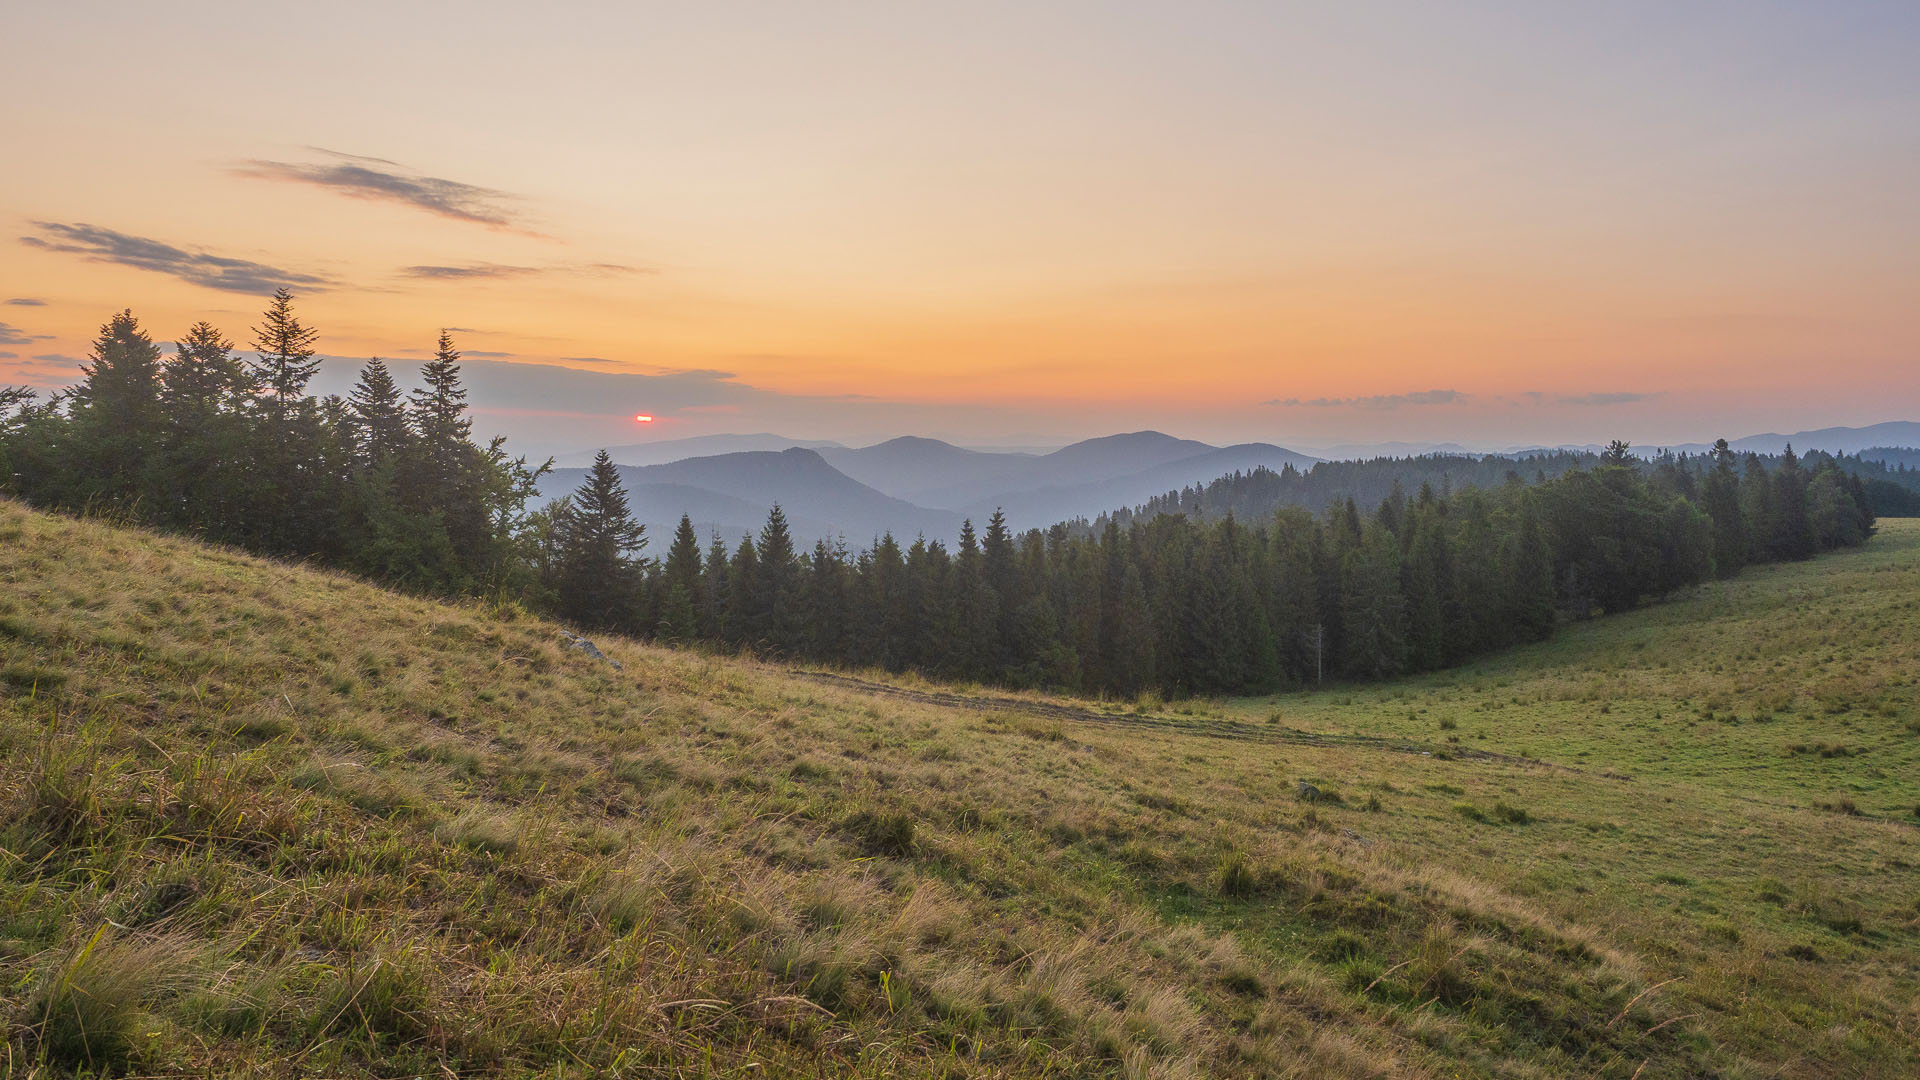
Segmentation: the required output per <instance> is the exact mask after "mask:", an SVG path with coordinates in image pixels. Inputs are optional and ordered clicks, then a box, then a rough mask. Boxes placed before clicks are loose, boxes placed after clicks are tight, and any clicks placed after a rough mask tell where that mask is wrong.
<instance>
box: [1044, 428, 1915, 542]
mask: <svg viewBox="0 0 1920 1080" xmlns="http://www.w3.org/2000/svg"><path fill="white" fill-rule="evenodd" d="M1722 441H1724V440H1722ZM1749 456H1752V455H1747V454H1740V455H1738V457H1739V459H1740V460H1745V459H1746V458H1747V457H1749ZM1758 457H1759V460H1760V462H1761V464H1763V465H1765V466H1766V467H1767V468H1768V469H1777V468H1779V467H1780V464H1781V457H1780V455H1778V454H1763V455H1758ZM1600 461H1601V455H1599V454H1596V453H1587V452H1582V451H1568V450H1553V451H1534V452H1531V453H1526V454H1519V455H1513V456H1509V455H1503V454H1486V455H1481V456H1473V455H1466V454H1423V455H1420V456H1418V457H1405V458H1373V459H1369V460H1365V461H1322V462H1319V463H1317V464H1315V465H1314V466H1313V467H1312V468H1310V469H1306V470H1300V469H1296V468H1294V467H1293V466H1291V465H1289V466H1287V467H1286V468H1284V469H1282V470H1281V471H1279V472H1275V471H1273V470H1271V469H1254V470H1252V471H1250V472H1237V473H1233V474H1231V475H1228V476H1222V477H1220V478H1218V479H1215V480H1211V481H1209V482H1207V483H1205V484H1194V485H1191V486H1188V487H1186V488H1182V489H1181V490H1179V491H1169V492H1167V493H1166V494H1165V495H1162V496H1159V497H1157V498H1153V499H1149V500H1147V501H1146V502H1145V503H1143V504H1141V505H1140V506H1137V507H1133V508H1130V509H1121V510H1116V511H1114V512H1113V513H1112V514H1102V515H1101V516H1100V517H1098V518H1095V519H1094V520H1092V521H1085V520H1082V521H1076V522H1072V523H1070V525H1071V527H1073V528H1074V529H1075V530H1076V531H1077V532H1080V533H1083V534H1085V533H1094V532H1098V531H1099V530H1100V529H1101V528H1103V527H1104V526H1105V525H1106V523H1107V522H1108V521H1109V520H1112V521H1115V522H1117V523H1119V525H1120V526H1121V527H1122V528H1126V527H1127V526H1128V525H1130V524H1131V523H1132V522H1134V521H1135V520H1150V519H1152V518H1154V517H1157V516H1159V515H1161V514H1185V515H1187V516H1189V517H1192V518H1196V519H1199V520H1203V521H1217V520H1219V519H1221V518H1224V517H1226V516H1228V515H1229V514H1231V515H1232V516H1234V517H1237V518H1239V519H1240V520H1242V521H1255V520H1259V519H1261V518H1265V517H1267V516H1269V515H1271V514H1272V513H1273V512H1274V511H1276V510H1279V509H1280V508H1281V507H1286V506H1297V507H1301V508H1303V509H1306V510H1309V511H1311V512H1313V513H1321V512H1324V511H1325V510H1327V509H1328V508H1330V507H1334V506H1338V505H1340V504H1341V503H1343V502H1345V501H1346V500H1348V499H1352V500H1354V502H1355V503H1356V504H1358V506H1359V508H1360V509H1361V510H1362V511H1363V512H1371V511H1372V510H1373V509H1374V508H1375V507H1377V506H1379V505H1380V504H1381V503H1382V502H1384V501H1386V500H1388V499H1390V498H1393V497H1394V496H1395V494H1396V493H1401V494H1404V493H1405V492H1406V491H1409V490H1412V489H1414V488H1417V487H1418V486H1420V485H1421V484H1426V485H1429V486H1431V487H1432V488H1433V489H1434V490H1435V491H1436V492H1439V493H1440V494H1442V495H1446V494H1451V493H1452V492H1453V491H1454V490H1455V489H1459V488H1468V487H1477V488H1489V487H1497V486H1499V485H1501V484H1506V483H1510V482H1514V481H1522V482H1526V481H1530V482H1534V483H1539V482H1542V481H1546V480H1550V479H1553V478H1554V477H1557V476H1562V475H1565V474H1566V473H1569V472H1572V471H1574V470H1575V469H1593V468H1596V467H1598V466H1599V464H1600ZM1826 464H1831V465H1832V466H1833V467H1834V468H1837V469H1839V470H1840V471H1841V472H1844V473H1847V474H1850V475H1855V476H1858V477H1860V479H1861V481H1862V482H1863V484H1864V491H1865V494H1866V498H1867V503H1868V505H1869V506H1870V507H1871V508H1872V509H1873V512H1874V513H1875V514H1876V515H1878V516H1880V517H1913V516H1916V515H1920V450H1911V449H1897V448H1884V447H1883V448H1876V449H1874V450H1868V451H1864V452H1862V453H1860V454H1857V455H1852V456H1848V455H1844V454H1843V455H1831V454H1824V453H1821V452H1820V451H1817V450H1816V451H1811V452H1809V453H1807V454H1806V455H1805V456H1803V457H1801V458H1800V465H1801V467H1802V468H1805V469H1817V468H1820V467H1822V466H1823V465H1826ZM1715 465H1716V455H1714V454H1691V455H1689V454H1679V455H1675V454H1671V453H1667V454H1660V455H1658V456H1655V457H1652V458H1649V459H1644V460H1643V463H1641V464H1639V465H1638V466H1637V467H1639V468H1643V469H1653V470H1656V471H1660V472H1662V473H1667V474H1669V475H1668V479H1669V480H1670V481H1671V483H1672V485H1673V486H1674V487H1675V488H1676V489H1677V490H1679V491H1680V492H1682V493H1683V494H1685V495H1687V496H1688V497H1689V498H1693V497H1696V496H1697V494H1698V487H1699V484H1700V482H1701V481H1702V480H1704V478H1705V477H1706V475H1707V474H1708V473H1709V472H1710V471H1712V469H1713V468H1714V467H1715ZM1673 471H1677V472H1678V473H1679V474H1681V475H1672V473H1673Z"/></svg>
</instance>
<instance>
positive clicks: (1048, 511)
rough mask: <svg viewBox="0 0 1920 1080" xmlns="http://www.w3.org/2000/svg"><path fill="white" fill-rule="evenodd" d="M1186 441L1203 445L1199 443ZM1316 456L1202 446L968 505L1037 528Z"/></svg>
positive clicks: (1308, 464) (977, 513)
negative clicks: (1120, 470)
mask: <svg viewBox="0 0 1920 1080" xmlns="http://www.w3.org/2000/svg"><path fill="white" fill-rule="evenodd" d="M1189 445H1200V446H1205V444H1203V443H1202V444H1189ZM1069 449H1072V448H1071V447H1069ZM1316 460H1317V459H1315V458H1311V457H1308V456H1307V455H1305V454H1301V453H1297V452H1295V451H1292V450H1288V449H1286V448H1285V447H1280V446H1273V445H1270V444H1268V443H1242V444H1240V445H1238V446H1227V447H1219V448H1214V447H1206V448H1205V449H1204V450H1203V451H1202V452H1201V453H1198V454H1193V455H1191V456H1187V457H1182V458H1179V459H1178V460H1175V461H1168V462H1163V463H1160V464H1157V465H1153V466H1150V467H1148V468H1144V469H1140V470H1137V471H1134V472H1129V473H1126V474H1124V475H1120V476H1107V477H1104V478H1100V479H1090V480H1084V481H1081V482H1078V483H1064V484H1050V485H1047V486H1044V487H1036V488H1027V489H1023V490H1012V491H1003V492H997V493H994V494H993V495H991V496H989V497H988V498H986V499H982V500H980V501H978V502H976V503H975V504H973V505H972V506H970V507H968V508H967V510H968V512H969V514H970V515H971V516H972V517H974V518H975V519H976V520H978V519H980V518H983V517H985V516H986V515H987V514H991V513H992V512H993V511H994V509H995V508H996V507H997V508H999V509H1001V510H1003V511H1005V513H1006V515H1007V520H1008V522H1009V523H1011V524H1012V525H1013V526H1014V527H1015V528H1020V529H1025V528H1039V527H1044V526H1047V525H1051V524H1052V523H1054V522H1056V521H1061V520H1064V519H1068V518H1075V517H1088V518H1091V517H1095V516H1098V515H1099V514H1101V513H1104V512H1106V511H1109V510H1114V509H1117V508H1119V507H1123V506H1137V505H1139V504H1140V503H1143V502H1145V501H1146V500H1148V499H1150V498H1153V497H1154V496H1156V495H1164V494H1166V493H1167V492H1169V491H1173V490H1176V489H1179V488H1182V487H1186V486H1187V485H1189V484H1201V483H1206V482H1207V481H1210V480H1216V479H1218V478H1220V477H1222V476H1225V475H1227V474H1229V473H1234V472H1249V471H1251V470H1253V469H1257V468H1267V469H1272V470H1274V471H1275V472H1278V471H1280V470H1281V469H1283V468H1285V467H1286V466H1288V465H1292V466H1293V467H1295V468H1297V469H1308V468H1312V467H1313V464H1314V462H1315V461H1316ZM1089 471H1092V470H1089Z"/></svg>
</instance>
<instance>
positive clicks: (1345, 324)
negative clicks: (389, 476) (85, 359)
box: [0, 3, 1920, 446]
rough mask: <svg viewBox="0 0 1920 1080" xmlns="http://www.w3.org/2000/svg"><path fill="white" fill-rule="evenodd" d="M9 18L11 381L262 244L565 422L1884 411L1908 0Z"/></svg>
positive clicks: (1483, 425) (410, 340) (327, 295)
mask: <svg viewBox="0 0 1920 1080" xmlns="http://www.w3.org/2000/svg"><path fill="white" fill-rule="evenodd" d="M25 6H26V5H13V6H10V7H9V8H8V9H7V10H6V11H5V12H3V13H0V39H4V40H6V41H8V42H10V43H12V46H13V47H12V48H11V49H10V55H9V59H8V63H7V64H6V65H4V66H0V94H4V100H6V101H7V102H8V106H7V108H6V110H5V111H4V113H0V146H4V147H5V155H4V160H5V162H6V164H5V167H4V168H0V216H4V218H5V219H6V225H7V227H8V228H10V229H11V230H12V232H11V234H8V235H7V236H6V240H5V241H4V242H0V382H27V383H31V384H34V385H40V386H54V385H58V384H60V383H62V382H64V381H67V380H68V379H70V378H71V377H72V372H73V366H74V362H75V359H76V358H78V357H80V356H81V355H83V353H84V350H85V348H86V341H87V339H88V338H89V337H90V336H91V334H92V332H93V331H94V329H95V328H96V327H97V326H98V325H99V323H100V322H102V321H103V320H104V319H105V318H106V316H107V315H108V314H109V313H110V312H111V311H113V310H116V309H118V308H120V307H124V306H132V307H133V308H134V309H135V311H136V313H137V314H139V315H140V316H141V317H142V319H143V320H144V321H145V323H146V324H147V325H148V326H149V328H150V329H151V330H152V331H153V332H154V333H155V335H156V336H157V337H161V338H163V339H165V338H171V337H173V336H175V335H177V334H179V333H181V332H182V331H183V330H184V329H185V327H186V326H187V325H189V324H190V323H191V322H192V321H194V320H196V319H199V318H208V319H211V320H213V321H214V322H215V323H216V324H218V325H220V326H222V327H223V328H225V329H226V330H227V331H228V333H229V334H230V335H232V336H235V337H244V335H245V331H246V327H247V326H248V325H250V324H251V322H252V321H253V319H254V317H255V315H256V314H257V312H258V311H259V309H260V307H261V306H262V299H263V296H262V294H263V293H264V292H266V291H270V290H271V287H272V285H273V284H274V283H277V282H279V281H291V282H292V283H293V287H294V288H295V291H296V293H298V294H299V295H300V308H301V310H302V311H303V312H304V313H305V315H306V316H307V317H308V319H309V320H310V321H311V322H312V323H314V324H315V325H317V326H318V327H319V328H320V329H321V331H322V332H323V339H322V345H323V348H324V349H325V350H326V351H327V352H328V353H329V354H331V355H337V356H341V357H348V358H354V357H364V356H367V355H370V354H376V353H377V354H381V355H386V356H390V357H402V358H405V357H409V356H416V357H417V356H418V355H419V354H420V352H421V350H422V349H424V348H426V347H429V346H430V345H431V343H432V340H433V337H434V335H435V333H436V332H437V330H438V328H440V327H442V326H454V327H461V328H463V329H462V330H461V331H459V333H458V334H457V336H458V337H459V339H460V341H461V344H462V345H463V346H464V347H465V348H466V349H468V350H469V355H470V356H471V357H472V359H473V361H474V362H475V364H477V365H491V366H493V367H497V368H506V367H509V366H512V365H516V364H546V365H557V366H561V367H571V368H575V369H579V370H582V371H588V372H593V373H596V374H594V375H592V376H589V377H579V378H573V379H558V380H557V381H556V380H555V379H548V380H546V381H543V380H542V377H541V370H544V369H541V370H535V371H533V372H525V371H509V372H505V375H506V376H511V377H512V378H511V379H510V380H508V381H507V382H502V383H500V384H499V385H508V384H509V383H510V384H511V386H512V387H514V389H513V391H512V396H511V399H504V398H502V399H494V398H490V397H488V396H487V395H483V394H481V393H479V392H478V389H479V386H481V385H486V386H489V387H491V386H493V385H494V384H492V383H486V382H485V380H480V382H477V383H476V403H477V404H478V405H480V406H481V407H482V408H483V409H484V410H487V411H488V415H490V416H492V417H493V418H494V420H495V423H496V426H499V427H501V428H502V429H504V430H508V431H509V432H510V433H511V434H513V435H514V436H515V437H516V438H521V439H525V440H529V441H531V442H533V443H538V444H551V445H555V446H568V445H571V444H573V443H581V444H585V443H588V442H594V441H635V440H638V439H640V438H648V437H670V436H672V435H686V434H699V433H707V432H714V431H724V430H747V429H751V430H777V431H780V432H783V433H785V434H789V435H794V436H805V437H829V438H841V439H846V440H849V441H859V440H863V439H868V438H881V437H885V436H889V435H894V434H901V433H905V432H909V431H911V432H915V433H920V432H928V433H934V434H939V435H943V436H945V437H951V438H960V439H962V440H971V441H975V442H983V441H992V440H997V439H1013V440H1021V439H1026V440H1033V441H1064V440H1066V439H1070V438H1075V437H1080V436H1084V435H1090V434H1099V433H1104V432H1108V431H1113V430H1121V429H1133V428H1139V427H1158V428H1161V429H1163V430H1167V431H1170V432H1172V433H1175V434H1180V435H1187V436H1192V437H1198V438H1205V439H1209V440H1212V441H1231V440H1240V439H1255V438H1257V439H1265V440H1270V441H1278V442H1292V443H1295V444H1299V445H1316V444H1318V445H1325V444H1329V443H1334V442H1355V441H1374V440H1386V439H1422V440H1424V439H1451V440H1457V441H1463V442H1477V443H1487V444H1502V443H1524V442H1543V441H1553V442H1558V441H1573V442H1588V441H1596V440H1604V439H1606V438H1609V437H1613V436H1615V435H1619V436H1624V437H1628V438H1632V439H1634V440H1635V441H1638V442H1654V443H1657V442H1674V441H1683V440H1684V441H1695V440H1704V439H1710V438H1712V437H1713V436H1714V435H1718V434H1728V435H1735V436H1737V435H1742V434H1747V433H1751V432H1754V431H1760V430H1767V429H1776V430H1793V429H1795V428H1805V427H1819V426H1826V425H1829V424H1840V423H1869V422H1874V421H1879V420H1887V419H1905V418H1915V417H1920V379H1916V378H1915V377H1914V376H1913V374H1912V371H1913V369H1914V364H1915V361H1916V359H1917V358H1920V357H1917V353H1920V349H1917V347H1920V315H1917V314H1916V312H1920V124H1916V123H1914V118H1915V117H1916V116H1920V66H1916V65H1914V64H1913V63H1912V62H1911V60H1912V56H1913V55H1915V54H1916V52H1917V51H1920V15H1916V13H1915V9H1912V8H1910V7H1906V6H1903V5H1864V4H1862V5H1855V4H1838V5H1821V6H1819V7H1818V8H1815V7H1812V6H1782V7H1773V6H1770V5H1760V4H1724V5H1716V4H1701V5H1688V8H1687V11H1686V13H1685V14H1684V16H1682V15H1676V14H1674V13H1673V12H1671V11H1669V10H1668V8H1669V7H1670V5H1655V4H1648V5H1627V4H1622V5H1606V6H1605V7H1606V10H1605V11H1593V12H1584V13H1567V12H1562V13H1559V14H1554V15H1549V14H1546V13H1544V12H1543V11H1542V10H1541V9H1539V8H1537V7H1536V6H1534V5H1508V4H1501V5H1492V4H1488V5H1445V7H1446V8H1447V11H1446V12H1445V13H1440V12H1438V11H1436V8H1438V7H1440V6H1439V5H1426V4H1413V3H1406V4H1384V3H1383V4H1374V5H1359V6H1356V5H1325V6H1322V7H1314V6H1306V5H1300V6H1291V5H1277V4H1276V5H1244V4H1225V3H1222V4H1181V5H1171V4H1153V5H1150V4H1115V3H1106V4H1073V3H1061V4H1054V5H1045V6H1044V10H1043V11H1036V10H1033V8H1034V6H1033V5H1014V4H1007V5H1000V4H989V3H980V4H969V5H952V6H936V5H863V4H835V5H791V6H786V5H782V6H763V5H728V4H715V5H701V6H700V10H699V11H698V12H697V13H694V12H690V11H688V10H687V9H686V8H685V6H683V5H674V6H649V5H571V6H570V5H558V6H549V7H545V8H542V9H541V13H539V14H533V13H531V12H528V11H523V10H521V8H520V7H519V6H517V5H514V6H510V5H504V4H502V5H497V6H496V5H491V4H474V5H467V6H463V7H462V8H460V9H458V10H457V11H455V10H454V9H447V8H442V7H428V6H414V5H395V4H391V3H388V4H367V5H355V4H346V5H330V6H328V7H327V8H326V9H325V10H324V11H318V10H316V11H312V12H306V13H298V12H296V13H287V12H284V11H272V12H266V11H262V10H261V9H260V6H259V5H251V4H247V5H242V4H231V5H228V4H189V5H183V6H180V7H178V8H175V7H171V6H168V7H162V6H155V5H136V4H80V3H75V4H62V5H36V6H33V7H34V10H24V11H23V10H16V8H19V7H25ZM909 9H910V10H909ZM322 148H324V149H322ZM223 260H224V261H223ZM22 301H25V302H22ZM48 358H51V359H48ZM63 358H64V359H63ZM578 358H593V359H591V360H588V359H578ZM350 366H351V365H350V363H347V362H344V361H343V362H342V363H341V364H340V365H338V367H339V368H340V371H339V372H337V373H330V376H329V377H330V378H332V379H334V380H335V381H336V382H337V381H339V380H343V379H346V378H348V377H350V371H349V370H348V368H350ZM684 372H704V373H722V374H707V375H698V376H687V375H684V374H675V373H684ZM478 374H479V373H478V372H476V375H478ZM563 384H564V387H566V388H564V389H563ZM1434 391H1445V392H1446V393H1440V394H1435V393H1433V392H1434ZM494 393H495V391H493V390H492V389H489V390H488V394H494ZM502 393H504V391H503V392H502ZM510 410H511V411H510ZM642 410H644V411H649V412H651V413H654V414H656V415H658V416H659V417H660V421H659V422H658V423H656V424H654V425H651V426H650V427H649V428H647V429H645V430H635V429H634V427H633V425H632V416H633V414H634V413H635V412H637V411H642ZM483 426H484V425H483Z"/></svg>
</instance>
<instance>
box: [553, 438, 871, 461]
mask: <svg viewBox="0 0 1920 1080" xmlns="http://www.w3.org/2000/svg"><path fill="white" fill-rule="evenodd" d="M839 445H840V444H839V443H837V442H831V441H827V440H822V439H790V438H788V437H787V436H785V435H771V434H767V433H764V432H763V433H761V434H757V435H694V436H692V437H690V438H685V439H661V440H658V441H656V442H643V443H628V444H626V445H624V446H609V447H607V454H608V455H609V456H610V457H612V458H613V463H614V464H615V465H664V464H667V463H668V462H672V461H679V460H681V459H683V458H691V457H712V456H713V455H715V454H738V453H743V452H746V451H749V450H787V449H790V448H792V447H795V446H802V447H806V448H808V449H816V450H817V449H821V448H830V447H838V446H839ZM599 452H600V451H599V449H598V448H595V449H592V450H577V451H574V452H572V453H568V454H559V455H556V456H555V457H554V462H553V463H554V464H555V465H558V466H563V467H566V468H585V467H586V466H588V465H591V464H593V459H594V455H596V454H598V453H599Z"/></svg>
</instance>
